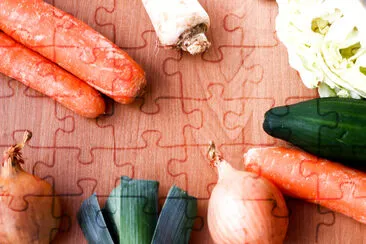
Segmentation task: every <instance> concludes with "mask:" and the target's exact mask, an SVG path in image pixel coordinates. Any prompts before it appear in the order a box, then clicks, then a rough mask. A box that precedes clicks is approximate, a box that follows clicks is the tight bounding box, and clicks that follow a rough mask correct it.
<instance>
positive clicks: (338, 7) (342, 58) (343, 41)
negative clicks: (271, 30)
mask: <svg viewBox="0 0 366 244" xmlns="http://www.w3.org/2000/svg"><path fill="white" fill-rule="evenodd" d="M277 3H278V7H279V14H278V17H277V20H276V31H277V35H278V37H279V39H280V40H281V41H282V42H283V43H284V45H285V46H286V47H287V50H288V56H289V62H290V65H291V66H292V67H293V68H294V69H296V70H297V71H298V72H299V73H300V76H301V78H302V81H303V82H304V84H305V85H306V86H307V87H309V88H316V87H318V91H319V94H320V96H321V97H329V96H338V97H352V98H361V97H366V25H365V23H364V21H362V20H363V19H364V16H365V14H366V8H365V6H364V4H363V0H347V1H345V0H277Z"/></svg>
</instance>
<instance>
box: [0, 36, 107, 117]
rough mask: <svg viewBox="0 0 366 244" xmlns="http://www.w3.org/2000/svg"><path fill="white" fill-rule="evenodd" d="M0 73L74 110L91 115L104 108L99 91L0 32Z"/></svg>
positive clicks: (95, 114)
mask: <svg viewBox="0 0 366 244" xmlns="http://www.w3.org/2000/svg"><path fill="white" fill-rule="evenodd" d="M0 56H1V59H0V72H1V73H3V74H5V75H7V76H10V77H12V78H14V79H17V80H18V81H20V82H22V83H23V84H24V85H26V86H29V87H31V88H33V89H35V90H36V91H38V92H40V93H42V94H45V95H47V96H49V97H51V98H52V99H54V100H55V101H57V102H59V103H60V104H62V105H64V106H65V107H67V108H68V109H70V110H72V111H74V112H75V113H77V114H79V115H81V116H84V117H87V118H95V117H97V116H98V115H101V114H103V113H104V111H105V103H104V100H103V98H102V97H101V96H100V94H99V93H98V92H97V91H96V90H94V89H93V88H92V87H90V86H88V85H87V84H86V83H84V82H83V81H81V80H80V79H78V78H76V77H75V76H73V75H72V74H70V73H68V72H67V71H65V70H63V69H62V68H60V67H59V66H57V65H56V64H54V63H52V62H51V61H49V60H47V59H46V58H44V57H42V56H41V55H39V54H38V53H36V52H33V51H32V50H30V49H28V48H27V47H25V46H23V45H21V44H19V43H17V42H15V41H14V40H13V39H11V38H10V37H9V36H7V35H6V34H4V33H2V32H0Z"/></svg>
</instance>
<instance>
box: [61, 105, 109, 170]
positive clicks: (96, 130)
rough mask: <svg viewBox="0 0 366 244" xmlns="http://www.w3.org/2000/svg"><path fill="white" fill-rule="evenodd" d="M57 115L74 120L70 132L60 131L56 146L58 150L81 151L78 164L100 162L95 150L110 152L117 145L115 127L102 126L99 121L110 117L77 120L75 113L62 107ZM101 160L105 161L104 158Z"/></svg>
mask: <svg viewBox="0 0 366 244" xmlns="http://www.w3.org/2000/svg"><path fill="white" fill-rule="evenodd" d="M57 114H59V115H61V116H62V117H64V118H72V119H74V126H73V128H72V129H71V130H68V131H64V130H62V131H59V132H58V133H57V134H56V142H55V143H56V146H57V147H58V148H64V149H66V148H70V149H76V150H78V151H79V153H78V158H77V159H76V160H77V161H78V162H80V163H83V164H90V163H92V162H95V160H98V159H96V158H95V155H93V152H94V150H109V149H113V148H114V145H115V140H116V139H115V134H114V128H113V126H101V125H100V124H99V121H102V120H104V119H106V118H108V117H105V118H103V117H101V118H99V119H97V120H91V119H77V118H74V113H73V112H71V111H69V110H68V109H65V108H64V107H62V106H61V105H58V106H57ZM100 160H102V161H104V159H103V158H100Z"/></svg>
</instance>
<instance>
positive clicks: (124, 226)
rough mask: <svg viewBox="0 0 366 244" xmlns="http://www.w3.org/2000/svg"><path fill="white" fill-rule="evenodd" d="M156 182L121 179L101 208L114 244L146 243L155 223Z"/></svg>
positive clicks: (152, 232) (149, 240)
mask: <svg viewBox="0 0 366 244" xmlns="http://www.w3.org/2000/svg"><path fill="white" fill-rule="evenodd" d="M158 189H159V182H157V181H148V180H132V179H130V178H128V177H122V178H121V183H120V185H119V186H118V187H116V188H115V189H114V190H113V191H112V193H111V194H110V196H109V198H108V200H107V202H106V205H105V207H104V210H103V211H104V215H105V219H106V220H107V223H108V228H109V230H110V232H111V235H112V236H113V239H114V241H115V243H129V244H133V243H136V244H144V243H150V242H151V239H152V237H153V234H154V229H155V226H156V223H157V220H158Z"/></svg>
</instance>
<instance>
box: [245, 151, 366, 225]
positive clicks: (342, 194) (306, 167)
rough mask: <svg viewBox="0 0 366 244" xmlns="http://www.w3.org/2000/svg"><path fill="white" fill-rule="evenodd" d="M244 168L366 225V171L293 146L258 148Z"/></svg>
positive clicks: (292, 192) (290, 192) (294, 194)
mask: <svg viewBox="0 0 366 244" xmlns="http://www.w3.org/2000/svg"><path fill="white" fill-rule="evenodd" d="M244 158H245V163H244V164H245V169H246V170H248V171H250V172H255V173H257V174H259V175H261V176H263V177H265V178H267V179H269V180H271V181H272V182H273V183H275V184H276V185H277V186H278V187H279V188H280V189H281V190H282V192H283V193H285V194H287V195H289V196H291V197H295V198H300V199H304V200H306V201H309V202H312V203H316V204H320V205H322V206H324V207H327V208H329V209H331V210H333V211H336V212H340V213H342V214H344V215H347V216H349V217H352V218H354V219H355V220H357V221H359V222H361V223H364V224H366V174H365V173H363V172H361V171H357V170H353V169H351V168H348V167H346V166H343V165H341V164H338V163H334V162H331V161H328V160H325V159H320V158H317V157H315V156H313V155H310V154H308V153H306V152H303V151H300V150H298V149H291V148H281V147H274V148H255V149H250V150H249V151H248V152H247V153H246V154H245V155H244Z"/></svg>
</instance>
